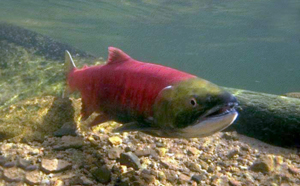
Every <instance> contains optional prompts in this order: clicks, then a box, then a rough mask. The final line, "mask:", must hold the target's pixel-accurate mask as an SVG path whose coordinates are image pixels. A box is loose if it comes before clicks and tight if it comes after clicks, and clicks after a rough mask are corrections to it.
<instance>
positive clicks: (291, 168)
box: [288, 166, 300, 174]
mask: <svg viewBox="0 0 300 186" xmlns="http://www.w3.org/2000/svg"><path fill="white" fill-rule="evenodd" d="M288 170H289V172H290V173H291V174H300V169H299V168H296V167H291V166H290V167H289V168H288Z"/></svg>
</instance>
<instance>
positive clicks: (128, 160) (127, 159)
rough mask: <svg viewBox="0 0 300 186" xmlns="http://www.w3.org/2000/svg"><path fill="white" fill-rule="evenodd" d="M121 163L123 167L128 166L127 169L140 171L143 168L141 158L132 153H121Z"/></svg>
mask: <svg viewBox="0 0 300 186" xmlns="http://www.w3.org/2000/svg"><path fill="white" fill-rule="evenodd" d="M119 161H120V164H121V165H126V166H127V167H132V168H134V169H135V170H138V169H140V168H141V164H140V160H139V158H138V157H137V156H136V155H135V154H133V153H132V152H126V153H121V156H120V160H119Z"/></svg>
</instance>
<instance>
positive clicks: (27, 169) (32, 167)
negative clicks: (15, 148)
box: [25, 165, 39, 171]
mask: <svg viewBox="0 0 300 186" xmlns="http://www.w3.org/2000/svg"><path fill="white" fill-rule="evenodd" d="M38 168H39V167H38V166H37V165H29V166H27V167H26V169H25V170H26V171H34V170H37V169H38Z"/></svg>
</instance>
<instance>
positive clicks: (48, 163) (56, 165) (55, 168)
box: [41, 158, 72, 174]
mask: <svg viewBox="0 0 300 186" xmlns="http://www.w3.org/2000/svg"><path fill="white" fill-rule="evenodd" d="M71 167H72V165H71V163H69V162H67V161H65V160H60V159H45V158H44V159H42V161H41V170H42V171H43V172H45V173H47V174H48V173H58V172H62V171H65V170H68V169H70V168H71Z"/></svg>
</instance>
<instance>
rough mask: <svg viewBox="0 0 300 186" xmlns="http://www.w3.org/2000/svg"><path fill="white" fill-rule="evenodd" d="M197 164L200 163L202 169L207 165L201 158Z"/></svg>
mask: <svg viewBox="0 0 300 186" xmlns="http://www.w3.org/2000/svg"><path fill="white" fill-rule="evenodd" d="M199 164H200V165H201V167H202V168H203V169H204V170H207V169H208V167H209V165H208V164H207V163H206V162H205V161H203V160H199Z"/></svg>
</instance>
